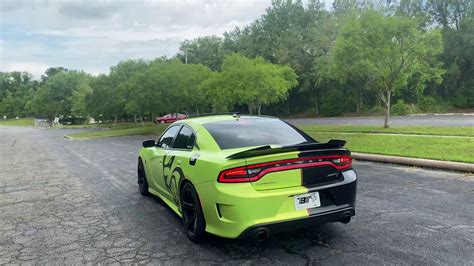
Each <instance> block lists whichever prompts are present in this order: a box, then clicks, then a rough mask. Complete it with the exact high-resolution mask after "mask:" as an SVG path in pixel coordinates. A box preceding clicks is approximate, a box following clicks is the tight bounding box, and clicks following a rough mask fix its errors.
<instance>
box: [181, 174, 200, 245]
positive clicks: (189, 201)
mask: <svg viewBox="0 0 474 266" xmlns="http://www.w3.org/2000/svg"><path fill="white" fill-rule="evenodd" d="M180 198H181V209H182V211H181V212H182V216H183V226H184V231H185V232H186V235H187V236H188V238H189V239H190V240H191V241H192V242H194V243H199V242H202V241H203V239H204V237H205V234H206V221H205V220H204V214H203V213H202V207H201V203H200V200H199V196H198V194H197V192H196V190H195V189H194V186H193V185H192V184H191V183H190V182H186V183H185V184H184V185H183V187H182V189H181V193H180Z"/></svg>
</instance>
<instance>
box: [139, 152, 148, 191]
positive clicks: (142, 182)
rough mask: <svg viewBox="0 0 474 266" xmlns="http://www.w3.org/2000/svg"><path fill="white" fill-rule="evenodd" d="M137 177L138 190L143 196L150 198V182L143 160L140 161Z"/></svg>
mask: <svg viewBox="0 0 474 266" xmlns="http://www.w3.org/2000/svg"><path fill="white" fill-rule="evenodd" d="M137 176H138V180H137V183H138V190H139V191H140V194H142V195H143V196H148V195H149V192H148V181H147V180H146V173H145V167H143V162H142V160H141V159H140V160H138V167H137Z"/></svg>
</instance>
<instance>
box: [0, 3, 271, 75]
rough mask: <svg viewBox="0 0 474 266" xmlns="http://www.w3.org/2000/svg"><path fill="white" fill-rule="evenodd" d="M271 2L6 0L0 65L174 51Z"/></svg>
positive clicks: (41, 65) (90, 67)
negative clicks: (187, 41) (187, 40)
mask: <svg viewBox="0 0 474 266" xmlns="http://www.w3.org/2000/svg"><path fill="white" fill-rule="evenodd" d="M270 2H271V0H240V1H237V0H234V1H231V0H180V1H171V0H166V1H165V0H160V1H150V0H118V1H117V0H116V1H112V0H108V1H100V0H98V1H94V0H86V1H75V0H67V1H51V0H50V1H46V0H45V1H35V0H0V71H28V72H30V73H32V74H33V76H34V77H35V78H36V79H38V78H39V77H40V76H41V74H43V73H44V71H45V70H46V69H47V68H48V67H57V66H63V67H66V68H69V69H77V70H84V71H86V72H89V73H91V74H94V75H97V74H99V73H108V72H109V68H110V66H113V65H115V64H117V63H118V62H119V61H120V60H125V59H138V58H143V59H153V58H156V57H160V56H168V57H170V56H173V55H175V54H176V53H177V52H178V48H179V43H180V42H182V41H184V40H186V39H193V38H196V37H198V36H203V35H218V36H219V35H222V33H224V32H225V31H229V30H232V29H233V28H235V27H236V26H244V25H247V24H249V23H251V22H252V21H254V20H255V19H256V18H259V17H260V16H261V15H263V14H264V12H265V9H266V8H267V7H268V6H269V5H270Z"/></svg>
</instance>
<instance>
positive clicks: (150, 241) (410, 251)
mask: <svg viewBox="0 0 474 266" xmlns="http://www.w3.org/2000/svg"><path fill="white" fill-rule="evenodd" d="M66 132H70V131H68V130H44V129H43V130H41V129H34V128H19V127H1V126H0V214H1V216H0V264H4V263H15V264H16V263H38V264H45V263H48V264H49V263H56V264H70V263H81V264H82V263H113V262H122V263H135V262H136V263H161V264H165V263H166V264H180V265H181V264H198V263H199V264H222V263H226V264H231V265H241V264H257V265H258V264H291V265H308V264H364V265H366V264H376V265H379V264H382V263H384V264H385V263H390V264H420V263H422V264H453V265H461V264H464V265H465V264H471V265H472V264H474V252H473V250H474V208H473V206H474V177H473V176H468V175H464V174H461V173H450V172H442V171H432V170H423V169H416V168H408V167H401V166H393V165H384V164H375V163H368V162H356V163H355V169H356V170H357V171H358V174H359V185H358V198H357V209H356V216H355V217H354V219H353V221H352V222H351V223H349V224H347V225H343V224H340V223H336V224H328V225H323V226H320V227H315V228H310V229H306V230H300V231H296V232H290V233H284V234H279V235H273V236H271V237H270V238H269V239H268V240H267V241H266V242H264V243H263V244H260V245H254V244H252V243H250V242H249V241H247V240H239V241H236V240H227V239H221V238H217V237H209V239H208V241H207V242H206V243H204V244H201V245H196V244H193V243H191V242H190V241H188V240H187V238H186V237H185V234H184V232H183V231H182V230H181V223H180V220H179V218H178V217H177V216H176V215H174V214H173V213H172V211H171V210H169V209H168V208H167V207H166V206H165V204H164V203H163V202H162V201H161V200H159V199H157V198H153V197H142V196H141V195H140V194H139V193H138V190H137V187H136V178H135V167H136V159H137V151H138V149H139V147H140V143H141V141H142V139H143V138H144V137H143V136H134V137H121V138H105V139H96V140H87V141H85V140H81V141H79V140H67V139H64V138H63V137H62V136H63V135H64V134H65V133H66Z"/></svg>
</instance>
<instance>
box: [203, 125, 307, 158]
mask: <svg viewBox="0 0 474 266" xmlns="http://www.w3.org/2000/svg"><path fill="white" fill-rule="evenodd" d="M204 127H205V128H206V129H207V131H209V133H210V134H211V135H212V137H213V138H214V140H215V141H216V142H217V144H218V145H219V147H220V148H221V149H222V150H224V149H233V148H242V147H249V146H261V145H269V144H275V145H282V146H284V145H290V144H298V143H302V142H306V141H308V140H307V139H306V138H305V137H304V136H303V135H302V134H300V133H299V132H298V131H296V130H295V129H294V128H292V127H291V126H289V125H288V124H286V123H285V122H283V121H280V120H278V119H269V118H242V119H239V120H228V121H220V122H212V123H207V124H204Z"/></svg>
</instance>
